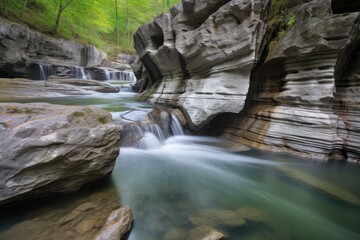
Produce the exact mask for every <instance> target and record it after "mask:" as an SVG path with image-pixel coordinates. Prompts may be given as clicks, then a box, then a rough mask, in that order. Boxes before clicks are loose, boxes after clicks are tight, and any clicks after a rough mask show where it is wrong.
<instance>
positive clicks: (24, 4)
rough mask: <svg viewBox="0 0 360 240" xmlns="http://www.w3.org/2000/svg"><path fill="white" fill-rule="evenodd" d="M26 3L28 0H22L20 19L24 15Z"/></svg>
mask: <svg viewBox="0 0 360 240" xmlns="http://www.w3.org/2000/svg"><path fill="white" fill-rule="evenodd" d="M27 4H28V0H24V1H23V7H22V10H21V13H20V15H19V19H22V17H23V15H24V12H25V10H26V7H27Z"/></svg>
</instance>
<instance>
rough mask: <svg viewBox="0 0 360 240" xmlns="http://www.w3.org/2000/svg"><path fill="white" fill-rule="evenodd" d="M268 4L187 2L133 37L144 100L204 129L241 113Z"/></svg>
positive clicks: (260, 44) (259, 49)
mask: <svg viewBox="0 0 360 240" xmlns="http://www.w3.org/2000/svg"><path fill="white" fill-rule="evenodd" d="M267 9H268V1H255V0H236V1H235V0H234V1H183V4H182V5H179V6H177V7H174V8H173V9H172V13H170V14H163V15H160V16H159V17H157V18H156V19H155V20H154V22H153V23H151V24H148V25H144V26H142V27H141V28H140V29H139V30H138V31H137V32H136V33H135V35H134V38H135V47H136V49H137V52H138V55H139V58H140V60H141V62H142V63H143V65H144V68H142V67H141V66H139V65H137V66H136V69H135V72H136V75H137V76H138V77H140V76H141V77H142V80H140V81H139V82H138V84H137V86H136V88H137V89H138V90H140V91H144V90H145V92H144V93H143V94H142V97H143V98H144V99H146V100H148V101H151V102H156V103H170V104H172V105H176V106H178V107H180V108H182V109H183V110H184V113H185V115H186V116H188V120H189V121H188V122H189V124H191V125H192V127H194V128H199V127H201V126H203V125H204V124H205V123H207V122H208V121H209V120H211V119H212V118H214V117H215V116H216V115H218V114H220V113H223V112H233V113H238V112H239V111H241V110H242V108H243V106H244V103H245V98H246V95H247V92H248V88H249V80H250V74H251V71H252V69H253V68H254V66H255V65H256V63H257V61H258V60H259V57H260V54H261V52H262V50H263V47H264V44H263V41H262V39H263V38H264V36H265V33H266V29H267V25H266V23H265V21H266V11H267Z"/></svg>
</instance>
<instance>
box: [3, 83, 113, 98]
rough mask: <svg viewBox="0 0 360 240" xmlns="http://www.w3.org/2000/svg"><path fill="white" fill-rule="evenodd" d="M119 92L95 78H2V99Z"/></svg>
mask: <svg viewBox="0 0 360 240" xmlns="http://www.w3.org/2000/svg"><path fill="white" fill-rule="evenodd" d="M96 92H101V93H117V92H119V88H118V87H116V86H113V85H110V84H107V83H103V82H98V81H94V80H79V79H58V78H51V79H49V80H47V81H45V82H43V81H32V80H28V79H22V78H13V79H8V78H0V99H5V100H11V99H15V98H41V97H63V96H74V95H92V94H94V93H96Z"/></svg>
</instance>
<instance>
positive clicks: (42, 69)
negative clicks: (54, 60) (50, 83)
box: [39, 64, 54, 81]
mask: <svg viewBox="0 0 360 240" xmlns="http://www.w3.org/2000/svg"><path fill="white" fill-rule="evenodd" d="M53 74H54V69H53V66H52V65H50V64H39V80H42V81H46V80H47V79H48V77H49V76H51V75H53Z"/></svg>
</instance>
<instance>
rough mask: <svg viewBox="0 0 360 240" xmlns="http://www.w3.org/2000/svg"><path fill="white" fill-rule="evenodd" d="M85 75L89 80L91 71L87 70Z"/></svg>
mask: <svg viewBox="0 0 360 240" xmlns="http://www.w3.org/2000/svg"><path fill="white" fill-rule="evenodd" d="M85 76H86V79H87V80H91V75H90V72H89V71H86V72H85Z"/></svg>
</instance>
